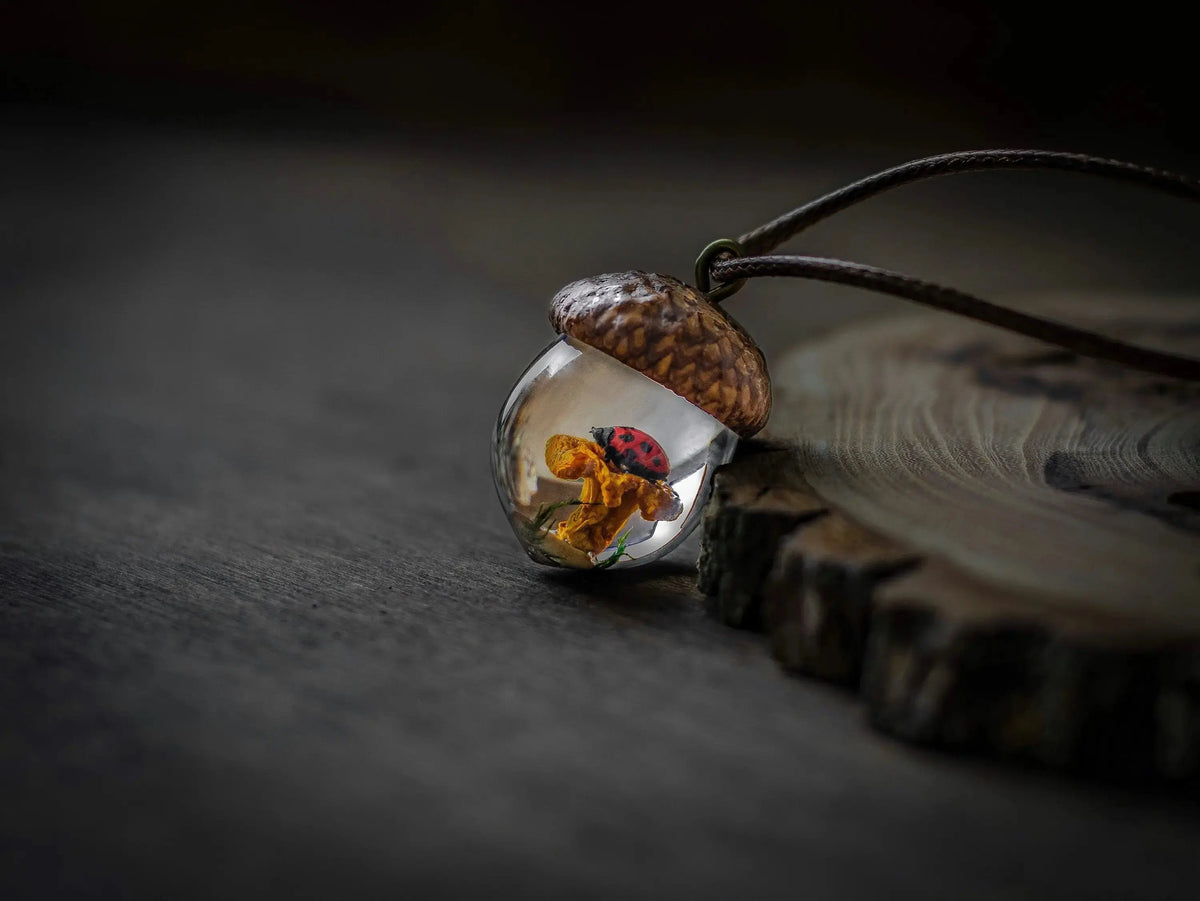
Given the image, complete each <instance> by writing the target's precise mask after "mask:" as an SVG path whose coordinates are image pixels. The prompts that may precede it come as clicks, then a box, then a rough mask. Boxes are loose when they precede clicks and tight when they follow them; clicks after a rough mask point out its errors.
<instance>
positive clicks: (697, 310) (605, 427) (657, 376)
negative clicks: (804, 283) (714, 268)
mask: <svg viewBox="0 0 1200 901" xmlns="http://www.w3.org/2000/svg"><path fill="white" fill-rule="evenodd" d="M550 322H551V324H552V325H553V326H554V328H555V330H556V331H558V332H559V337H558V339H557V340H556V341H554V343H552V344H551V345H550V346H549V347H548V348H546V350H545V352H544V353H542V355H541V356H539V357H538V358H537V359H536V360H534V362H533V363H532V365H530V367H529V368H528V369H527V370H526V371H525V373H524V375H522V376H521V378H520V379H519V380H518V381H517V384H516V386H515V387H514V388H513V390H512V392H511V393H510V394H509V397H508V400H507V401H506V402H505V404H504V408H503V410H502V411H501V413H500V419H499V421H498V422H497V425H496V434H495V439H494V443H493V447H492V471H493V475H494V476H495V479H496V490H497V492H498V493H499V495H500V502H501V503H502V504H503V505H504V508H505V511H506V512H507V513H508V517H509V521H510V522H511V523H512V526H513V529H514V531H515V532H516V534H517V537H518V539H520V541H521V544H522V545H523V546H524V548H525V550H526V551H527V552H528V553H529V556H530V557H532V558H533V559H534V560H536V561H538V562H539V563H545V564H548V565H551V566H566V567H573V568H577V569H593V568H598V569H603V568H608V567H627V566H638V565H640V564H643V563H649V562H650V561H651V560H656V559H658V558H659V557H661V556H663V555H664V554H666V553H667V552H668V551H670V550H671V549H672V548H673V547H675V546H676V545H677V544H678V543H679V542H680V541H682V540H683V539H684V538H686V537H687V535H688V533H690V532H691V531H692V529H693V528H695V527H696V525H697V524H698V523H699V522H700V514H701V512H702V510H703V508H704V504H705V502H706V501H707V500H708V496H709V493H710V490H711V484H712V476H713V473H714V472H715V470H716V468H717V467H718V466H720V465H721V464H722V463H726V462H728V461H729V459H730V458H731V457H732V456H733V451H734V447H735V446H736V445H737V439H738V437H739V436H741V437H748V436H750V435H753V434H754V433H755V432H757V431H758V430H759V429H761V428H762V427H763V425H764V424H765V423H766V420H767V414H768V413H769V412H770V408H771V383H770V379H769V378H768V376H767V367H766V363H765V361H764V360H763V355H762V352H761V351H760V350H759V349H758V346H757V345H756V344H755V343H754V341H753V340H752V339H751V338H750V336H749V335H747V334H746V332H745V330H743V329H742V327H741V326H739V325H738V324H737V323H736V322H735V321H734V320H733V319H732V318H730V317H729V315H728V314H726V313H725V312H724V311H723V310H721V309H720V308H718V307H717V306H715V305H714V304H713V303H711V302H710V301H709V299H708V298H707V297H706V296H705V295H704V294H702V293H701V292H700V291H698V290H696V289H695V288H692V287H690V286H688V285H685V284H683V283H682V282H680V281H679V280H677V279H674V278H671V277H670V276H665V275H654V274H650V273H645V272H622V273H615V274H610V275H601V276H597V277H595V278H589V279H583V280H582V281H578V282H572V283H571V284H569V285H567V286H566V287H565V288H563V289H562V290H561V291H559V292H558V294H557V295H555V297H554V300H553V301H552V303H551V305H550Z"/></svg>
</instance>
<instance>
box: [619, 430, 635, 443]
mask: <svg viewBox="0 0 1200 901" xmlns="http://www.w3.org/2000/svg"><path fill="white" fill-rule="evenodd" d="M621 440H622V441H624V442H625V443H626V444H629V443H630V442H631V441H633V435H631V434H630V433H629V432H626V433H625V434H624V435H622V436H621Z"/></svg>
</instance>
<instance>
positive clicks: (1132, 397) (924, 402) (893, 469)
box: [702, 297, 1200, 779]
mask: <svg viewBox="0 0 1200 901" xmlns="http://www.w3.org/2000/svg"><path fill="white" fill-rule="evenodd" d="M1042 305H1043V307H1044V308H1045V309H1047V310H1049V311H1051V312H1052V314H1053V315H1056V316H1059V317H1060V318H1063V319H1065V320H1067V321H1073V322H1090V323H1094V324H1097V325H1098V326H1099V327H1101V328H1105V329H1108V330H1110V331H1112V332H1113V333H1116V334H1122V335H1125V336H1126V337H1129V338H1132V339H1133V340H1135V341H1139V342H1144V343H1148V344H1154V345H1157V346H1160V347H1164V348H1167V349H1171V350H1175V351H1178V352H1181V353H1189V352H1191V353H1196V352H1200V343H1198V339H1200V306H1198V305H1197V304H1196V303H1195V302H1189V301H1187V300H1186V299H1178V300H1175V301H1173V302H1172V301H1165V300H1161V301H1153V300H1151V299H1148V298H1144V297H1138V298H1131V299H1124V300H1120V299H1117V298H1113V297H1109V298H1104V297H1073V298H1057V299H1054V300H1047V301H1043V304H1042ZM775 380H776V385H777V395H776V403H775V413H774V415H773V419H772V423H771V434H772V436H773V437H774V439H775V440H776V441H777V442H779V447H781V448H784V449H782V450H777V451H772V452H767V453H761V454H758V455H751V456H749V457H747V458H746V459H744V460H743V461H741V462H735V464H733V465H732V466H731V467H730V468H729V469H727V470H726V471H724V472H723V473H722V476H721V488H720V491H719V492H718V495H719V502H718V504H717V505H716V506H715V507H714V509H713V510H710V513H709V523H710V524H711V525H710V528H709V529H708V532H707V540H706V545H705V556H704V557H703V559H702V584H703V585H704V587H705V589H706V590H707V591H708V592H709V593H710V594H713V595H715V596H716V598H717V604H718V609H719V611H720V612H721V614H722V617H723V618H724V619H725V620H726V621H728V622H732V623H734V624H742V623H744V622H746V621H752V614H753V613H754V612H755V611H756V610H757V611H760V615H759V619H760V620H761V621H762V622H764V623H765V625H766V626H767V628H768V629H769V630H770V632H771V635H772V642H773V645H774V648H775V653H776V656H777V657H778V658H779V659H780V660H781V661H782V662H783V663H784V664H785V665H786V666H788V667H789V668H792V669H796V670H799V671H804V672H811V673H814V674H817V675H821V676H824V677H827V678H832V679H836V680H839V681H847V682H850V683H853V684H858V682H859V680H860V679H861V684H862V691H863V695H864V697H865V699H866V701H867V704H868V709H869V711H870V715H871V718H872V720H873V721H874V722H875V724H876V725H878V726H880V727H882V728H883V729H885V730H886V731H889V732H892V733H894V734H898V735H901V736H903V737H906V738H911V739H915V740H920V741H926V742H930V743H935V744H941V745H946V746H952V747H969V748H973V749H981V750H987V751H991V752H998V753H1001V754H1004V755H1009V756H1016V757H1023V758H1031V759H1035V760H1038V761H1042V762H1048V763H1052V764H1055V765H1061V766H1075V765H1079V766H1081V767H1084V768H1091V769H1097V770H1104V771H1106V772H1125V773H1126V774H1132V775H1149V774H1154V773H1157V774H1160V775H1166V776H1170V777H1172V778H1182V779H1191V778H1194V777H1196V776H1200V695H1198V693H1197V688H1198V685H1197V682H1196V673H1197V669H1196V666H1197V662H1200V508H1198V507H1197V505H1196V502H1195V499H1196V498H1198V497H1200V385H1194V384H1190V383H1186V382H1181V381H1174V380H1170V379H1162V378H1156V377H1152V376H1146V375H1142V374H1138V373H1135V372H1131V371H1128V370H1124V369H1121V368H1119V367H1114V366H1111V365H1108V364H1101V363H1097V362H1094V361H1089V360H1083V359H1079V358H1076V357H1073V356H1071V355H1069V354H1065V353H1062V352H1058V351H1054V350H1053V349H1047V348H1046V347H1044V346H1039V345H1038V344H1036V343H1035V342H1031V341H1027V340H1024V339H1021V338H1018V337H1016V336H1011V335H1008V334H1006V333H1004V332H1002V331H999V330H997V329H992V328H989V327H986V326H980V325H977V324H974V323H970V322H966V321H960V320H953V319H949V318H948V317H934V316H912V317H906V318H900V319H892V320H887V321H883V322H879V323H875V324H871V325H867V324H864V325H858V326H855V327H854V329H852V330H844V331H842V332H841V333H839V334H836V335H833V336H831V337H829V338H827V339H825V340H823V341H819V342H814V343H812V344H811V345H810V346H809V347H807V348H806V349H804V350H801V351H799V352H797V353H796V354H794V355H792V356H790V357H788V358H787V359H785V361H784V362H783V363H782V365H781V366H780V367H779V368H778V369H777V370H776V376H775ZM776 484H778V485H780V486H784V487H785V488H786V490H787V491H788V492H789V497H794V498H796V500H794V501H792V502H790V503H785V504H783V505H782V506H781V505H779V504H772V505H770V506H769V508H764V507H762V506H761V505H760V504H759V503H758V502H757V499H758V498H759V497H760V496H761V497H767V496H769V494H770V492H771V491H773V490H774V488H773V487H772V486H774V485H776ZM806 490H807V492H808V493H806ZM764 492H766V493H765V494H764ZM766 515H769V516H771V517H773V518H774V520H775V521H778V522H783V523H785V526H784V527H782V528H780V529H778V530H777V531H776V532H775V533H773V534H771V535H770V536H765V535H761V534H755V533H754V531H753V530H754V528H756V524H757V523H759V522H761V520H762V519H763V517H764V516H766ZM789 515H790V519H789ZM747 552H750V553H753V554H754V555H755V556H756V557H757V558H761V559H762V560H763V561H767V562H762V563H757V564H756V565H755V566H753V567H751V566H749V565H748V564H746V563H744V562H741V561H743V559H744V556H745V554H746V553H747ZM730 561H732V563H731V562H730ZM729 584H737V585H738V591H737V592H736V593H734V592H732V591H730V590H729V589H727V588H726V585H729ZM756 602H757V603H758V604H759V605H760V606H756Z"/></svg>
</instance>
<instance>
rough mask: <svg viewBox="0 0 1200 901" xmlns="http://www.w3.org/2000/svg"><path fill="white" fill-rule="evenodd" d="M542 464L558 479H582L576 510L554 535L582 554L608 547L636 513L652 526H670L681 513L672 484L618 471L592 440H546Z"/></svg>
mask: <svg viewBox="0 0 1200 901" xmlns="http://www.w3.org/2000/svg"><path fill="white" fill-rule="evenodd" d="M546 465H547V466H549V467H550V471H551V472H552V473H554V475H556V476H558V477H559V478H560V479H582V480H583V488H582V490H581V491H580V494H579V506H577V507H576V508H575V511H574V512H573V513H572V514H571V515H570V516H569V517H567V518H566V519H565V520H563V521H562V522H560V523H559V524H558V530H557V531H556V532H555V534H556V536H557V537H558V538H560V539H561V540H563V541H565V542H567V544H569V545H571V546H572V547H575V548H578V549H579V550H581V551H587V552H588V553H591V554H598V553H600V552H601V551H602V550H604V549H605V548H606V547H608V546H609V545H610V544H612V542H613V539H614V538H616V537H617V533H618V532H620V531H621V528H622V526H624V525H625V523H626V522H628V521H629V518H630V517H631V516H632V515H633V512H634V511H635V510H640V511H641V514H642V518H643V519H645V520H648V521H650V522H664V521H665V522H669V521H671V520H673V519H675V518H676V517H678V516H679V514H680V512H681V508H680V503H679V497H678V495H676V494H675V492H674V491H673V490H672V489H671V486H669V485H667V484H666V483H665V482H658V481H651V480H649V479H644V478H642V477H641V476H637V475H634V474H633V473H630V472H622V471H621V470H619V469H617V468H616V467H614V466H612V465H611V464H610V463H609V462H608V461H607V460H605V459H604V450H603V449H602V448H601V447H600V445H599V444H596V443H595V442H594V441H587V440H585V439H583V438H576V437H575V436H574V435H554V436H552V437H551V438H550V439H549V440H547V441H546Z"/></svg>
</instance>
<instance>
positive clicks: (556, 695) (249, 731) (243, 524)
mask: <svg viewBox="0 0 1200 901" xmlns="http://www.w3.org/2000/svg"><path fill="white" fill-rule="evenodd" d="M934 149H944V148H934ZM902 158H903V156H902V155H901V156H897V155H896V154H895V153H892V154H883V153H880V154H877V155H873V154H871V153H869V152H862V153H858V154H856V155H847V156H842V157H836V158H835V157H832V156H829V155H820V154H816V153H809V154H804V153H797V152H795V151H793V150H792V149H790V148H775V149H773V150H771V149H764V150H762V151H760V152H757V153H752V152H748V151H747V150H745V149H744V148H739V147H737V146H736V144H735V143H730V144H728V145H724V146H720V147H706V148H702V149H698V148H696V147H694V146H684V145H681V144H672V143H671V141H670V140H666V139H663V140H657V141H653V142H645V141H640V142H628V143H622V142H620V141H618V140H616V139H615V137H614V136H611V135H610V136H606V137H603V138H597V140H596V141H595V142H591V143H589V142H587V141H584V140H582V139H580V138H578V137H576V138H573V139H571V140H566V139H564V140H562V141H555V140H550V139H547V140H545V141H541V142H533V141H530V140H517V139H515V138H512V137H509V138H495V137H493V138H491V139H489V140H483V139H480V138H479V137H478V136H476V137H464V138H462V139H461V140H458V139H450V138H445V137H438V138H431V137H429V136H425V137H423V138H418V137H413V136H409V137H398V136H395V135H392V136H376V137H373V138H364V137H362V136H361V135H360V136H357V137H354V136H336V135H332V134H329V133H325V134H322V135H317V134H308V135H297V134H278V133H276V134H266V133H264V134H249V133H244V132H228V131H220V130H212V131H206V130H203V129H199V128H184V127H182V126H176V127H173V128H170V129H165V128H151V127H147V126H142V125H136V124H130V123H125V124H114V123H101V124H96V123H92V124H90V125H83V124H81V123H80V122H79V121H77V120H74V119H69V120H60V119H58V118H56V117H54V116H25V117H20V116H16V117H12V118H10V119H9V120H8V122H7V126H6V128H5V132H4V141H3V143H2V144H0V166H2V171H3V175H2V176H0V189H2V194H0V201H2V203H3V217H2V219H0V229H2V230H3V231H2V232H0V242H2V243H0V253H2V257H0V287H2V291H3V294H2V297H0V312H2V318H0V391H2V395H0V398H2V404H0V711H2V718H0V897H4V898H16V897H56V896H72V897H117V896H122V897H153V898H163V897H263V896H270V897H274V896H276V895H278V896H281V897H282V896H302V897H303V896H324V897H341V896H355V895H380V896H388V897H398V896H400V895H401V894H407V893H413V892H416V893H418V894H420V893H422V892H425V893H429V894H433V893H435V891H436V892H437V893H440V894H443V895H454V894H477V895H480V896H493V895H496V894H498V893H499V894H501V895H506V894H507V893H508V892H509V891H519V892H521V893H523V894H525V895H528V896H539V897H540V896H547V897H562V896H564V895H566V896H570V897H591V896H596V897H614V896H620V897H657V896H663V895H664V894H665V895H667V896H684V895H685V894H686V895H688V896H695V897H720V896H728V895H730V894H734V895H736V896H744V895H746V894H752V893H759V892H765V891H766V890H774V891H777V892H783V891H787V892H789V893H790V894H793V895H799V894H803V895H805V896H808V897H815V898H833V897H868V896H872V897H888V898H931V897H939V898H940V897H945V898H956V899H959V898H976V899H981V898H1015V897H1079V898H1084V897H1088V898H1092V897H1132V896H1134V895H1138V896H1144V897H1154V898H1194V897H1195V896H1196V890H1197V889H1196V884H1197V882H1196V880H1197V877H1198V876H1200V854H1197V849H1198V848H1200V815H1198V812H1197V810H1196V809H1195V808H1194V807H1193V806H1190V805H1188V804H1187V803H1186V802H1183V801H1181V800H1178V799H1174V798H1172V797H1170V795H1169V794H1167V793H1163V792H1148V791H1143V790H1133V789H1129V788H1121V787H1114V786H1105V785H1098V784H1092V783H1083V782H1071V781H1061V780H1058V779H1055V778H1052V777H1051V776H1049V775H1046V774H1041V773H1036V772H1026V771H1018V770H1012V769H1008V768H1003V767H1000V766H996V765H992V764H989V763H987V762H982V761H972V760H963V759H958V758H954V757H950V756H945V755H936V754H931V753H926V752H921V751H917V750H914V749H911V748H909V747H905V746H903V745H900V744H896V743H894V742H892V741H890V740H887V739H884V738H882V737H880V736H877V735H876V734H874V733H872V732H871V731H870V730H869V729H868V728H867V727H866V725H865V724H864V723H863V721H862V717H861V713H860V710H859V709H858V707H857V706H856V704H855V702H854V699H853V697H852V695H850V694H848V693H846V692H843V691H840V690H837V689H834V688H831V687H828V686H825V685H822V684H820V683H816V682H810V681H804V680H800V679H796V678H790V677H787V676H785V675H783V674H782V673H781V672H780V671H779V670H778V669H777V667H776V666H775V664H774V663H773V662H772V661H771V660H770V657H769V654H768V653H767V651H766V649H765V647H764V645H763V642H762V640H761V639H760V638H759V637H757V636H754V635H751V634H748V633H742V632H737V631H733V630H730V629H727V628H724V627H722V626H720V625H718V624H717V623H716V622H715V621H713V620H712V619H710V618H709V617H708V616H707V615H706V613H705V609H704V604H703V599H702V598H701V597H700V596H699V595H698V594H697V592H696V590H695V587H694V556H695V542H694V541H693V542H690V543H689V545H688V546H687V547H686V548H684V549H683V550H681V551H680V552H678V553H676V554H674V555H672V556H671V557H670V558H668V559H667V560H666V561H665V562H663V563H661V564H659V565H656V566H654V567H652V568H649V569H647V570H645V571H644V572H642V573H635V574H631V575H619V574H614V575H613V576H612V577H611V578H590V579H580V578H570V577H567V576H564V575H562V574H558V573H555V572H551V571H548V570H545V569H542V568H539V567H538V566H536V565H535V564H533V563H531V562H529V561H528V560H527V559H526V558H525V557H524V556H523V554H522V553H521V551H520V549H519V547H518V545H517V543H516V541H515V539H514V537H513V536H512V534H511V532H510V530H509V527H508V525H507V523H506V522H505V520H504V517H503V515H502V513H501V510H500V507H499V505H498V504H497V502H496V499H495V496H494V491H493V488H492V483H491V476H490V473H489V466H488V441H489V436H490V430H491V427H492V424H493V420H494V417H495V415H496V413H497V411H498V408H499V405H500V403H501V401H502V400H503V398H504V396H505V394H506V392H507V390H508V388H509V387H510V385H511V384H512V382H513V381H514V380H515V378H516V376H517V375H518V374H519V372H520V370H521V369H522V368H523V366H524V365H525V364H526V363H527V362H528V361H529V360H530V359H531V358H532V357H533V356H534V355H535V354H536V353H537V352H538V351H539V350H540V348H541V346H542V345H543V344H544V343H546V342H548V341H549V340H550V339H551V338H552V334H551V333H550V331H549V328H548V325H547V324H546V321H545V314H544V310H545V305H546V302H547V300H548V298H549V297H550V295H551V294H552V293H553V292H554V291H555V290H556V289H557V287H559V285H561V284H563V283H564V282H566V281H569V280H572V279H574V278H578V277H581V276H583V275H588V274H593V273H596V272H600V271H611V270H619V269H627V268H646V269H654V270H659V271H668V272H674V273H676V274H679V275H684V276H686V275H687V274H688V271H689V269H690V265H691V259H692V256H693V255H694V254H695V253H696V252H697V251H698V250H699V248H700V247H701V246H703V244H705V243H707V241H708V240H710V239H712V238H715V237H719V236H723V235H727V234H731V233H736V232H737V231H740V230H742V229H744V228H746V227H749V226H752V225H754V224H757V223H758V222H760V221H763V220H764V219H766V218H768V217H770V216H772V215H774V214H776V213H778V212H781V211H782V210H784V209H786V208H788V207H789V206H791V205H793V204H795V203H798V202H800V201H802V200H805V199H808V198H810V197H812V196H814V195H815V194H816V193H817V192H819V191H820V190H823V189H827V188H831V187H834V186H836V185H837V184H838V183H839V182H840V181H843V180H845V179H847V178H849V177H853V176H856V175H859V174H865V173H866V172H868V171H870V170H871V169H872V168H874V167H876V166H879V165H886V164H890V163H894V162H899V161H900V160H901V159H902ZM1017 178H1020V177H1019V176H1018V177H1017ZM1018 184H1019V185H1020V186H1021V190H1015V187H1016V185H1018ZM1189 217H1192V218H1189ZM1195 233H1196V232H1195V221H1194V211H1193V210H1189V209H1183V210H1181V209H1178V208H1177V207H1176V206H1174V205H1172V202H1171V201H1163V200H1160V199H1158V198H1149V199H1147V198H1143V197H1141V196H1140V195H1137V194H1135V193H1133V192H1131V191H1129V190H1128V189H1123V188H1097V186H1095V185H1092V184H1090V183H1083V182H1079V181H1074V180H1071V179H1070V178H1067V177H1061V178H1060V179H1058V180H1047V179H1045V178H1044V177H1042V178H1035V177H1032V176H1029V177H1028V180H1027V181H1024V182H1017V181H1014V180H1013V177H1012V176H1008V177H998V178H993V177H981V178H979V179H977V180H976V181H975V182H973V183H972V184H971V186H968V185H967V184H966V183H965V182H963V183H956V184H950V183H948V182H947V183H939V184H936V185H931V186H928V187H927V188H925V189H920V190H910V191H909V192H907V193H905V194H904V196H902V197H900V196H897V197H895V198H885V199H881V200H879V201H876V202H875V203H874V206H872V207H871V208H870V209H864V210H862V211H859V210H855V211H853V212H848V213H846V214H844V217H843V219H842V220H841V221H839V222H837V223H830V224H829V225H828V226H826V227H823V228H822V229H821V230H819V231H818V232H814V234H813V236H812V238H811V240H810V243H809V244H806V246H805V249H806V250H809V251H811V252H816V253H826V254H842V255H845V256H849V257H851V258H855V259H859V260H862V261H864V262H870V263H875V264H879V265H885V266H893V267H895V268H898V269H901V270H907V271H911V272H913V273H914V274H917V275H924V276H926V277H930V278H937V279H941V280H943V281H945V282H947V283H949V284H954V285H957V286H959V287H963V288H966V289H968V290H976V291H978V292H980V293H984V294H985V296H987V295H991V296H996V295H1003V294H1005V293H1009V292H1021V291H1028V290H1031V289H1035V288H1055V287H1064V286H1067V287H1079V286H1082V287H1085V288H1089V287H1090V288H1097V289H1103V290H1113V289H1121V288H1136V289H1138V290H1155V291H1174V290H1180V288H1181V286H1186V285H1188V284H1191V285H1195V284H1197V283H1200V282H1198V279H1197V276H1198V275H1200V271H1198V264H1197V263H1196V262H1195V261H1194V260H1193V259H1192V257H1193V253H1192V248H1193V247H1194V243H1195V242H1194V235H1195ZM731 303H733V302H731ZM736 303H737V307H736V312H737V314H738V315H739V316H740V318H742V319H743V321H744V322H745V323H746V324H747V326H748V327H749V328H750V330H751V331H752V332H754V333H756V334H758V335H759V336H761V339H762V341H763V344H764V346H765V348H766V350H767V352H768V356H769V357H770V358H774V357H776V356H777V355H778V354H779V353H781V352H782V351H783V350H784V349H785V348H786V347H788V346H789V345H791V344H794V343H796V342H798V341H800V340H804V339H811V338H813V337H815V336H817V335H819V334H820V332H821V331H822V330H824V329H827V328H829V327H830V326H832V325H835V324H837V323H839V322H844V321H847V320H850V319H853V318H855V317H859V316H862V315H867V314H870V313H874V312H879V311H886V310H894V309H896V304H897V302H895V301H890V300H887V299H878V298H873V297H869V296H866V295H863V294H861V293H858V292H854V291H851V290H849V289H840V288H835V287H831V286H798V285H796V284H790V285H789V284H779V283H772V284H764V285H762V286H756V287H755V288H754V289H753V296H752V291H751V290H749V289H748V290H747V291H745V292H744V293H743V295H742V297H740V298H739V299H738V300H737V301H736Z"/></svg>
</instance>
